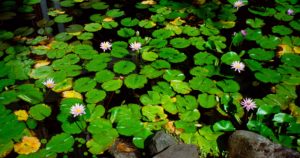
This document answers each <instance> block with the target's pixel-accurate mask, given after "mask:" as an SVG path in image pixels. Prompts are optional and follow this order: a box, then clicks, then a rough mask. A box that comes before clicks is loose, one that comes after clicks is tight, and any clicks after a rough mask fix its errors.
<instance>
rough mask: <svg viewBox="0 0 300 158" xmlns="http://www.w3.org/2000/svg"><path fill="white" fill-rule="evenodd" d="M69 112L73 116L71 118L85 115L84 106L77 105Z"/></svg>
mask: <svg viewBox="0 0 300 158" xmlns="http://www.w3.org/2000/svg"><path fill="white" fill-rule="evenodd" d="M70 112H71V114H72V115H73V117H76V116H81V115H83V114H85V107H84V105H82V104H79V103H77V104H75V105H73V106H72V107H71V111H70Z"/></svg>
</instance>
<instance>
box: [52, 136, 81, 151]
mask: <svg viewBox="0 0 300 158" xmlns="http://www.w3.org/2000/svg"><path fill="white" fill-rule="evenodd" d="M74 143H75V140H74V138H73V136H72V135H70V134H67V133H61V134H57V135H55V136H53V137H52V138H51V139H50V140H49V142H48V143H47V145H46V150H47V151H49V152H55V153H63V152H68V151H70V150H71V149H72V148H73V145H74Z"/></svg>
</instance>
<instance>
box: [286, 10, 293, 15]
mask: <svg viewBox="0 0 300 158" xmlns="http://www.w3.org/2000/svg"><path fill="white" fill-rule="evenodd" d="M286 12H287V14H288V15H294V13H295V12H294V10H293V9H288V10H287V11H286Z"/></svg>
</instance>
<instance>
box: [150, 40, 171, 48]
mask: <svg viewBox="0 0 300 158" xmlns="http://www.w3.org/2000/svg"><path fill="white" fill-rule="evenodd" d="M167 44H168V41H167V40H164V39H152V40H151V41H150V43H149V46H152V47H154V48H163V47H165V46H166V45H167Z"/></svg>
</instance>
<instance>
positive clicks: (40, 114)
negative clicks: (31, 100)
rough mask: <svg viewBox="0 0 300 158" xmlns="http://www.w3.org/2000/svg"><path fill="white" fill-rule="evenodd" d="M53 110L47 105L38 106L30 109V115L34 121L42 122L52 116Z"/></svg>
mask: <svg viewBox="0 0 300 158" xmlns="http://www.w3.org/2000/svg"><path fill="white" fill-rule="evenodd" d="M51 111H52V110H51V108H50V107H49V106H48V105H46V104H38V105H35V106H32V107H30V109H29V114H30V115H31V116H32V117H33V119H35V120H38V121H42V120H44V119H45V118H46V117H48V116H50V114H51Z"/></svg>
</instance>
